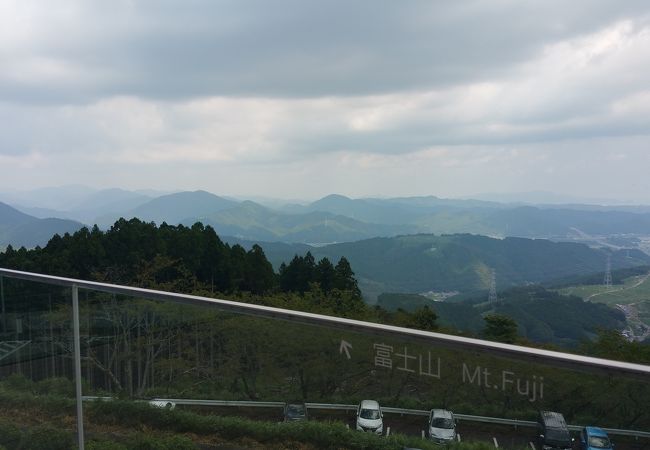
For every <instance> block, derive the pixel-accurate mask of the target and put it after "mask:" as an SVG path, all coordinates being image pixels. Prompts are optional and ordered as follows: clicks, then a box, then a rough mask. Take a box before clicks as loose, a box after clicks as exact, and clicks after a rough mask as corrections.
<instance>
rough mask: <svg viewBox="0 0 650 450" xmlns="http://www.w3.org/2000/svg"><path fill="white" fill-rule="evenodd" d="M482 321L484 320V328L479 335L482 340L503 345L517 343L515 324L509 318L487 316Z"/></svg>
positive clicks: (496, 315)
mask: <svg viewBox="0 0 650 450" xmlns="http://www.w3.org/2000/svg"><path fill="white" fill-rule="evenodd" d="M483 319H484V320H485V328H484V329H483V333H481V335H482V336H483V338H484V339H487V340H489V341H497V342H503V343H505V344H514V343H515V342H517V322H515V321H514V320H512V319H511V318H510V317H507V316H501V315H499V314H488V315H487V316H485V317H483Z"/></svg>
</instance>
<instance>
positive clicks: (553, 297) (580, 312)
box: [378, 286, 625, 347]
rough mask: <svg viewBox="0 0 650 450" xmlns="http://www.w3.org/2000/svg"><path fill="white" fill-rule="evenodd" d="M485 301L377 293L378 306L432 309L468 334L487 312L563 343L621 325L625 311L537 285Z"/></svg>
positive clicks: (538, 338) (540, 338)
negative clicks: (494, 301) (442, 299)
mask: <svg viewBox="0 0 650 450" xmlns="http://www.w3.org/2000/svg"><path fill="white" fill-rule="evenodd" d="M485 300H486V297H485V296H479V297H475V298H470V299H467V300H464V301H460V302H433V301H432V300H431V299H428V298H426V297H424V296H421V295H415V294H382V295H380V296H379V299H378V306H380V307H382V308H384V309H387V310H389V311H394V310H396V309H398V308H402V309H404V310H406V311H415V310H417V309H418V308H422V307H423V306H425V305H426V306H428V307H429V308H431V309H432V310H433V311H434V312H435V313H436V315H437V316H438V319H439V322H440V324H441V325H443V326H447V327H450V328H452V329H456V330H460V331H465V332H470V333H480V331H481V330H482V329H483V327H484V325H485V324H484V320H483V317H484V316H485V315H486V314H499V315H503V316H507V317H510V318H512V319H513V320H515V322H517V325H518V334H519V335H520V336H523V337H524V338H526V339H529V340H531V341H533V342H541V343H553V344H556V345H560V346H563V347H575V346H577V345H579V344H580V343H581V342H583V341H587V340H591V339H593V338H594V337H595V336H596V334H597V333H598V332H599V331H600V330H604V329H616V330H621V329H623V328H624V327H625V315H624V314H623V313H622V312H621V311H619V310H617V309H614V308H611V307H609V306H606V305H603V304H599V303H592V302H585V301H583V300H582V299H581V298H579V297H575V296H565V295H560V294H558V293H557V292H554V291H548V290H546V289H544V288H542V287H539V286H528V287H517V288H512V289H507V290H505V291H502V292H499V300H498V302H497V303H495V304H488V303H486V301H485Z"/></svg>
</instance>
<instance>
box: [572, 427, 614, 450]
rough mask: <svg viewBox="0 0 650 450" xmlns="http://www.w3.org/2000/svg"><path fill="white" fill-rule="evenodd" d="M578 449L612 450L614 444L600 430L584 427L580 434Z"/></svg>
mask: <svg viewBox="0 0 650 450" xmlns="http://www.w3.org/2000/svg"><path fill="white" fill-rule="evenodd" d="M580 448H581V449H582V450H613V449H614V444H612V441H610V440H609V436H607V433H605V432H604V431H603V430H602V429H600V428H598V427H585V428H583V429H582V431H581V432H580Z"/></svg>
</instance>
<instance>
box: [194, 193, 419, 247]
mask: <svg viewBox="0 0 650 450" xmlns="http://www.w3.org/2000/svg"><path fill="white" fill-rule="evenodd" d="M196 219H197V220H199V221H201V222H202V223H204V224H206V225H211V226H213V227H214V228H215V230H217V232H218V233H219V234H221V235H227V236H235V237H237V238H239V239H248V240H263V241H282V242H299V243H331V242H341V241H356V240H360V239H367V238H370V237H374V236H390V235H394V234H398V233H399V232H400V231H402V230H405V229H409V227H408V226H399V227H396V226H391V225H387V224H372V223H366V222H361V221H359V220H355V219H352V218H350V217H347V216H342V215H336V214H332V213H329V212H321V211H314V212H307V213H301V214H288V213H281V212H278V211H274V210H272V209H269V208H266V207H264V206H261V205H258V204H257V203H254V202H251V201H245V202H242V203H241V204H239V205H238V206H236V207H233V208H230V209H225V210H222V211H217V212H215V213H213V214H210V215H207V216H204V217H197V218H196ZM190 222H191V221H188V222H187V223H188V224H189V223H190ZM411 228H412V227H411Z"/></svg>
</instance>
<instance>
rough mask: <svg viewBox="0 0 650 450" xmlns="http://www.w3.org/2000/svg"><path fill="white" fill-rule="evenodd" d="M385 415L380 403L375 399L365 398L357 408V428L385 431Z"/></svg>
mask: <svg viewBox="0 0 650 450" xmlns="http://www.w3.org/2000/svg"><path fill="white" fill-rule="evenodd" d="M383 417H384V415H383V413H382V412H381V408H380V407H379V403H377V402H376V401H374V400H363V401H362V402H361V403H359V408H357V430H359V431H365V432H368V433H377V434H382V433H383V432H384V420H383Z"/></svg>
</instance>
